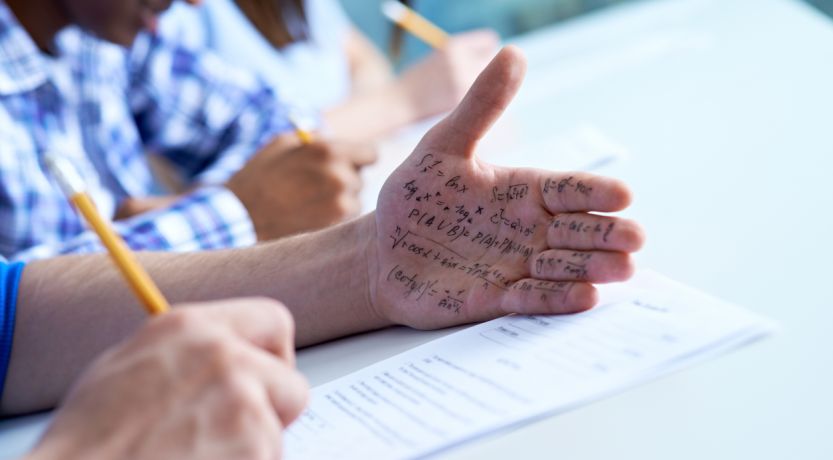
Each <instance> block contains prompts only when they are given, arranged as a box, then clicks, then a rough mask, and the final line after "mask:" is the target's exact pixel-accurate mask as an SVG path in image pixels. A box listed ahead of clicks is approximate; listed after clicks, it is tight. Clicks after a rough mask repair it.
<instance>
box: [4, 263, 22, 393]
mask: <svg viewBox="0 0 833 460" xmlns="http://www.w3.org/2000/svg"><path fill="white" fill-rule="evenodd" d="M22 273H23V264H22V263H20V262H18V263H14V264H6V263H4V262H0V401H2V399H3V390H4V389H5V384H6V372H7V371H8V370H9V360H10V359H11V356H12V341H13V339H14V320H15V313H16V310H17V287H18V284H20V275H21V274H22Z"/></svg>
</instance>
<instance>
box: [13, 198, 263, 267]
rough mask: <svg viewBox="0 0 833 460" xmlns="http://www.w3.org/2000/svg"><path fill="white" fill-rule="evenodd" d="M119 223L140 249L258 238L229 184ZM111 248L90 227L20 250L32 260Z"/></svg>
mask: <svg viewBox="0 0 833 460" xmlns="http://www.w3.org/2000/svg"><path fill="white" fill-rule="evenodd" d="M114 228H115V230H116V232H117V233H119V234H120V235H121V236H122V238H124V240H125V242H126V243H127V245H128V246H129V247H130V248H131V249H133V250H135V251H170V252H186V251H196V250H211V249H222V248H230V247H241V246H250V245H252V244H254V243H256V236H255V232H254V228H253V226H252V223H251V219H250V218H249V214H248V213H247V211H246V209H245V207H243V204H242V203H240V201H239V200H238V199H237V197H236V196H235V195H234V194H233V193H231V192H230V191H229V190H228V189H226V188H225V187H220V186H206V187H202V188H200V189H198V190H196V191H194V192H193V193H191V194H190V195H188V196H186V197H185V198H183V199H182V200H180V201H178V202H177V203H175V204H174V205H173V206H171V207H169V208H167V209H163V210H158V211H154V212H149V213H146V214H141V215H139V216H136V217H134V218H132V219H129V220H126V221H122V222H116V223H115V224H114ZM102 251H105V249H104V247H103V245H102V244H101V241H100V240H99V238H98V236H97V235H96V234H95V233H94V232H92V231H90V230H88V231H85V232H83V233H80V234H78V235H77V236H75V237H73V238H70V239H68V240H65V241H62V242H58V243H55V244H42V245H39V246H34V247H32V248H29V249H27V250H26V251H23V252H20V253H17V254H15V256H14V258H13V259H14V260H17V261H29V260H36V259H44V258H47V257H54V256H58V255H65V254H83V253H92V252H102Z"/></svg>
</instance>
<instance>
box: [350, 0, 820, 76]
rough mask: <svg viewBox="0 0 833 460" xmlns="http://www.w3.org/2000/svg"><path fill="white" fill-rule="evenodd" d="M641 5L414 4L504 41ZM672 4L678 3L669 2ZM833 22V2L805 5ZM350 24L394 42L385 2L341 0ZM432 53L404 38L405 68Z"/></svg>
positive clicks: (512, 0)
mask: <svg viewBox="0 0 833 460" xmlns="http://www.w3.org/2000/svg"><path fill="white" fill-rule="evenodd" d="M635 1H639V0H455V1H448V0H413V1H412V2H411V3H412V6H413V7H414V9H416V10H417V11H419V12H420V13H422V14H423V15H424V16H425V17H427V18H428V19H430V20H431V21H433V22H434V23H435V24H437V25H439V26H441V27H442V28H444V29H445V30H447V31H449V32H460V31H465V30H470V29H475V28H479V27H490V28H492V29H494V30H496V31H497V32H499V33H500V35H501V36H502V37H503V38H504V39H507V38H510V37H513V36H515V35H518V34H522V33H524V32H529V31H532V30H534V29H536V28H539V27H542V26H545V25H548V24H552V23H555V22H559V21H564V20H566V19H570V18H572V17H575V16H579V15H581V14H586V13H589V12H592V11H596V10H599V9H602V8H609V7H615V6H616V5H618V4H622V3H633V2H635ZM668 1H673V0H668ZM804 1H806V2H807V3H809V4H811V5H813V6H814V7H816V8H818V9H819V10H821V11H823V12H825V13H826V14H828V15H830V16H833V0H804ZM341 2H342V4H343V5H344V8H345V9H346V10H347V13H348V14H349V15H350V17H351V19H353V21H354V22H355V23H356V25H358V26H359V28H361V29H362V30H363V31H364V32H365V33H366V34H367V35H368V36H369V37H370V38H371V39H373V41H374V42H375V43H376V44H377V45H378V46H379V47H380V48H381V49H383V50H388V49H389V47H390V46H389V45H390V38H391V26H390V22H388V21H386V20H385V19H384V18H383V16H382V14H381V12H380V11H379V4H380V3H381V2H382V0H341ZM428 51H429V49H428V47H427V46H426V45H425V44H424V43H422V42H420V41H419V40H417V39H415V38H413V37H412V36H409V35H408V34H406V35H405V37H404V42H403V46H402V49H401V56H400V59H399V61H398V64H399V65H400V66H402V65H406V64H408V63H409V62H412V61H413V60H415V59H418V58H419V57H420V56H422V55H423V54H425V53H427V52H428Z"/></svg>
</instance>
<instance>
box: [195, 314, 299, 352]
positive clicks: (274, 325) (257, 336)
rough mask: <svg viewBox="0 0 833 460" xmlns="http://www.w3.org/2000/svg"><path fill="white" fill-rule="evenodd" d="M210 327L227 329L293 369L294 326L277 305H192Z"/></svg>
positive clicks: (290, 317)
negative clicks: (282, 360)
mask: <svg viewBox="0 0 833 460" xmlns="http://www.w3.org/2000/svg"><path fill="white" fill-rule="evenodd" d="M190 306H191V307H201V308H195V309H194V311H195V312H198V314H199V315H201V316H203V317H204V318H206V319H207V320H209V321H211V322H212V323H213V324H215V325H218V326H223V327H228V328H230V329H231V330H232V331H233V332H234V333H235V334H236V335H238V336H240V337H242V338H243V339H245V340H246V341H248V342H251V343H252V344H253V345H255V346H257V347H258V348H262V349H264V350H266V351H268V352H269V353H272V354H274V355H276V356H278V357H279V358H281V359H284V360H286V362H287V363H289V365H290V366H294V365H295V323H294V321H293V320H292V315H291V314H290V313H289V310H287V308H286V307H284V306H283V304H281V303H280V302H278V301H276V300H272V299H266V298H249V299H231V300H223V301H217V302H210V303H206V304H192V305H190Z"/></svg>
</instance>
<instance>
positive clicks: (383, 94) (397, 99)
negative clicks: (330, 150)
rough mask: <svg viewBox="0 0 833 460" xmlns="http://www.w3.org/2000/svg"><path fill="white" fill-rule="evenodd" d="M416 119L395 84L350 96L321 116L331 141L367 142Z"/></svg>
mask: <svg viewBox="0 0 833 460" xmlns="http://www.w3.org/2000/svg"><path fill="white" fill-rule="evenodd" d="M416 118H417V115H416V114H415V112H414V110H413V108H412V104H411V101H410V98H409V97H408V96H407V94H406V93H405V91H404V89H403V88H402V87H401V85H400V84H399V83H398V81H395V82H392V83H390V84H388V85H384V86H382V87H380V88H377V89H376V90H374V91H369V92H366V93H364V94H362V95H358V96H354V97H352V98H350V99H349V100H347V101H345V102H344V103H342V104H340V105H338V106H336V107H334V108H332V109H330V110H328V111H327V112H326V113H325V114H324V120H325V122H326V124H327V127H328V130H329V135H330V136H331V137H332V138H333V139H339V140H345V141H354V142H369V141H374V140H376V139H378V138H379V137H380V136H383V135H385V134H388V133H390V132H391V131H394V130H396V129H397V128H400V127H402V126H404V125H406V124H408V123H411V122H413V121H414V120H415V119H416Z"/></svg>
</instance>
